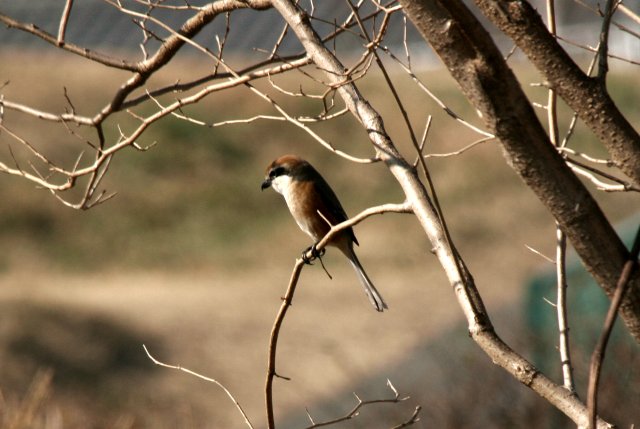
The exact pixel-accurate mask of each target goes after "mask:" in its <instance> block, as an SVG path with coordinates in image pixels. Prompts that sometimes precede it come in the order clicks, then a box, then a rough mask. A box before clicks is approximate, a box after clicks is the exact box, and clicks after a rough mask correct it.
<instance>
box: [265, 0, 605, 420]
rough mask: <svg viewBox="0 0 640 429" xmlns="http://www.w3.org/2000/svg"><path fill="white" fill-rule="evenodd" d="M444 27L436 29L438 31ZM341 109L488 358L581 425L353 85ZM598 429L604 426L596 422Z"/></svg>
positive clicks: (337, 68)
mask: <svg viewBox="0 0 640 429" xmlns="http://www.w3.org/2000/svg"><path fill="white" fill-rule="evenodd" d="M272 2H273V7H274V8H275V9H277V10H278V12H279V13H280V14H281V15H282V16H283V17H284V19H285V20H286V21H287V23H288V24H289V25H290V26H291V28H292V29H293V30H294V31H295V33H296V35H297V37H298V39H299V40H300V42H301V43H302V45H303V46H304V48H305V49H306V51H307V53H308V55H309V56H310V57H311V59H312V60H313V61H314V63H316V64H317V65H318V66H319V67H320V68H321V69H323V70H325V71H326V76H327V78H328V79H330V80H331V81H332V83H334V84H338V83H340V82H343V81H344V76H343V73H344V70H345V68H344V66H343V65H342V64H341V63H340V62H339V61H338V59H337V58H336V57H335V56H334V55H333V54H332V53H331V52H330V51H329V50H328V49H327V48H326V47H325V46H324V45H323V44H322V43H321V40H320V38H319V37H318V35H317V34H316V33H315V31H314V30H313V28H312V27H311V25H310V23H309V20H308V17H307V15H306V13H304V11H302V10H300V9H299V8H298V6H297V5H296V4H294V3H293V2H292V1H291V0H272ZM443 29H444V28H443V27H442V26H440V27H439V28H438V31H442V30H443ZM338 93H339V95H340V96H341V97H342V98H343V100H344V102H345V105H346V106H347V108H348V109H349V110H350V111H351V113H352V114H353V115H354V116H355V117H356V118H357V119H358V120H359V121H360V122H361V123H362V125H363V126H364V127H365V129H366V130H367V132H368V133H369V138H370V139H371V142H372V143H373V145H374V146H375V148H376V150H377V152H378V156H379V158H380V159H382V160H383V161H384V162H385V164H386V165H387V167H388V168H389V170H390V171H391V173H392V174H393V175H394V176H395V178H396V180H397V181H398V183H399V184H400V185H401V187H402V189H403V191H404V193H405V196H406V201H407V203H408V204H410V206H411V208H412V210H413V212H414V214H415V215H416V217H417V219H418V221H419V222H420V225H421V226H422V228H423V229H424V231H425V233H426V234H427V236H428V237H429V239H430V241H431V243H432V245H433V248H434V252H435V254H436V256H437V257H438V259H439V261H440V264H441V265H442V266H443V268H444V271H445V274H446V275H447V277H448V280H449V283H450V284H451V286H452V287H453V289H454V292H455V294H456V296H457V298H458V302H459V303H460V306H461V307H462V311H463V313H464V315H465V317H466V319H467V321H468V324H469V332H470V334H471V336H472V337H473V339H474V340H475V341H476V342H477V343H478V344H479V345H480V347H482V349H483V350H484V351H485V352H486V353H487V355H488V356H490V357H491V359H492V360H493V361H494V362H495V363H497V364H498V365H500V366H501V367H503V368H504V369H506V370H507V371H508V372H509V373H510V374H512V375H513V376H514V377H515V378H517V379H518V380H519V381H521V382H522V383H524V384H525V385H527V386H529V387H531V388H532V389H533V390H535V391H536V392H537V393H538V394H539V395H541V396H542V397H544V398H546V399H547V400H548V401H549V402H550V403H551V404H553V405H554V406H555V407H557V408H558V409H559V410H561V411H562V412H564V413H565V414H566V415H567V416H569V417H570V418H571V419H572V420H573V421H575V422H576V423H578V424H581V425H585V424H586V421H587V409H586V407H585V405H584V404H582V403H581V402H580V401H579V400H577V399H576V398H575V396H573V395H571V394H570V393H569V392H567V390H566V389H564V388H563V387H562V386H559V385H557V384H555V383H553V382H552V381H551V380H549V379H548V378H547V377H546V376H544V375H543V374H542V373H540V372H539V371H537V370H536V369H535V368H534V367H533V366H532V365H531V364H530V363H529V362H527V361H526V360H525V359H524V358H523V357H522V356H520V355H518V354H517V353H516V352H515V351H513V350H512V349H511V348H510V347H509V346H508V345H507V344H505V343H504V342H503V341H502V340H501V339H500V338H499V337H498V336H497V334H496V333H495V331H494V329H493V326H492V324H491V321H490V320H489V316H488V314H487V312H486V310H485V307H484V304H483V302H482V298H481V297H480V294H479V292H478V290H477V288H476V287H475V284H474V281H473V278H472V276H471V274H470V273H469V271H468V269H467V267H466V266H465V264H464V262H463V261H462V259H461V258H460V256H459V255H458V253H457V251H456V250H455V248H453V247H452V245H451V243H450V242H449V240H448V239H447V234H446V232H445V231H444V228H443V225H442V223H441V221H440V218H439V216H438V213H437V211H436V210H435V208H434V206H433V204H432V203H431V200H430V198H429V195H428V192H427V190H426V189H425V187H424V185H423V183H422V182H421V181H420V179H419V177H418V174H417V171H416V170H415V169H414V168H413V167H412V166H411V165H410V164H409V163H407V161H406V160H405V159H404V158H402V157H401V155H400V154H399V153H398V151H397V149H396V147H395V145H394V144H393V142H392V141H391V139H390V138H389V136H388V135H387V133H386V131H385V128H384V125H383V122H382V118H381V117H380V115H379V114H378V113H377V112H376V111H375V110H374V109H373V108H372V107H371V105H370V104H369V103H368V102H367V101H366V100H365V99H364V98H363V97H362V96H361V94H360V92H359V91H358V89H357V88H356V86H355V84H353V83H352V82H348V83H343V84H342V85H341V86H340V87H339V89H338ZM599 427H602V428H605V427H608V424H607V423H605V422H603V421H600V423H599Z"/></svg>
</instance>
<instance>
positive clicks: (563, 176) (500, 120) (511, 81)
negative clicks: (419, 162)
mask: <svg viewBox="0 0 640 429" xmlns="http://www.w3.org/2000/svg"><path fill="white" fill-rule="evenodd" d="M400 3H401V4H402V5H403V6H404V8H405V12H406V13H407V15H408V17H409V18H410V19H411V21H412V22H413V23H414V25H416V27H417V28H418V30H419V31H420V33H421V34H422V36H423V37H424V38H425V39H426V40H427V41H428V42H429V43H430V44H431V46H432V47H433V48H434V50H435V51H436V52H437V53H438V55H439V56H440V58H441V59H442V61H443V62H444V63H445V64H446V66H447V68H448V69H449V71H450V73H451V75H452V76H453V77H454V78H455V79H456V80H457V81H458V84H459V85H460V87H461V89H462V91H463V92H464V94H465V95H466V97H467V98H468V99H469V100H470V101H471V103H473V105H474V106H475V107H476V109H477V110H478V111H479V112H480V113H481V115H482V118H483V120H484V122H485V124H486V126H487V127H488V128H489V130H490V131H491V132H492V133H493V134H495V135H496V137H497V138H498V140H499V141H500V143H501V144H502V147H503V148H504V154H505V157H506V159H507V162H508V163H509V165H511V167H512V168H513V169H514V170H515V171H516V172H517V173H518V174H519V175H520V176H521V178H522V179H523V180H524V182H525V183H526V184H527V185H528V186H529V187H530V188H531V190H532V191H533V192H534V193H535V194H536V195H537V196H538V198H539V199H540V201H542V203H543V204H544V205H545V206H546V207H547V209H548V210H549V212H550V213H551V214H552V215H553V216H554V217H555V219H556V220H557V221H558V223H559V224H560V226H561V228H562V230H563V231H564V233H565V234H566V235H567V237H568V238H569V240H570V241H571V244H572V245H573V247H574V248H575V250H576V252H577V253H578V255H579V256H580V258H581V259H582V262H583V263H584V265H585V267H586V268H587V270H588V271H589V272H590V273H591V275H593V277H594V278H595V279H596V281H597V282H598V283H599V285H600V286H601V287H602V288H603V289H604V291H605V292H606V293H607V295H608V296H610V297H611V296H613V293H614V291H615V287H616V283H617V280H618V277H619V276H620V273H621V272H622V267H623V266H624V264H625V262H626V260H627V259H628V257H629V253H628V251H627V249H626V248H625V246H624V244H623V243H622V241H621V240H620V239H619V237H618V236H617V235H616V233H615V231H614V229H613V227H612V226H611V224H610V223H609V222H608V220H607V219H606V217H605V216H604V214H603V212H602V210H601V209H600V207H599V206H598V204H597V203H596V202H595V200H594V199H593V197H592V196H591V195H590V194H589V192H588V191H587V189H586V188H585V187H584V185H583V184H582V183H581V182H580V181H579V180H578V178H577V177H576V176H575V175H574V174H573V172H572V171H571V170H570V169H569V168H568V167H567V165H566V164H565V162H564V160H563V159H562V157H561V156H560V155H559V154H558V153H557V151H556V150H555V149H554V147H553V146H552V145H551V143H550V142H549V138H548V136H547V134H546V132H545V130H544V128H543V126H542V124H541V123H540V121H539V120H538V118H537V117H536V115H535V112H534V110H533V108H532V106H531V104H530V103H529V100H528V99H527V98H526V96H525V94H524V92H523V91H522V88H521V87H520V85H519V83H518V81H517V79H516V77H515V75H514V74H513V72H512V71H511V69H509V67H508V66H507V64H506V62H505V60H504V59H503V57H502V55H501V54H500V52H499V50H498V48H497V47H496V46H495V44H494V42H493V40H492V39H491V37H490V35H489V34H488V33H487V32H486V30H485V29H484V28H483V27H482V25H481V24H480V22H478V20H477V19H476V18H475V17H474V16H473V14H471V12H470V11H469V10H468V9H467V7H466V6H465V5H464V4H463V3H462V2H461V1H459V0H447V1H431V0H401V1H400ZM620 314H621V316H622V319H623V320H624V322H625V324H626V325H627V328H628V329H629V332H630V333H631V335H633V337H634V338H635V339H636V341H638V342H640V275H639V274H638V273H636V274H635V275H634V277H633V279H632V280H631V282H630V288H629V291H628V293H627V295H626V298H625V300H624V303H623V305H622V307H621V309H620Z"/></svg>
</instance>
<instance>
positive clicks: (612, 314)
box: [587, 227, 640, 429]
mask: <svg viewBox="0 0 640 429" xmlns="http://www.w3.org/2000/svg"><path fill="white" fill-rule="evenodd" d="M639 254H640V227H638V230H637V232H636V237H635V240H634V241H633V247H632V249H631V252H630V254H629V260H628V261H627V262H626V263H625V264H624V267H623V269H622V272H621V273H620V278H619V280H618V284H617V285H616V293H615V295H614V296H613V299H612V300H611V304H610V305H609V311H608V312H607V317H606V319H605V322H604V326H603V327H602V332H601V334H600V338H599V339H598V343H597V344H596V347H595V348H594V350H593V354H592V355H591V364H590V366H589V388H588V389H589V390H588V393H587V395H588V397H587V404H588V407H589V428H590V429H595V427H596V417H597V413H598V384H599V382H600V370H601V368H602V365H603V363H604V356H605V351H606V349H607V343H608V342H609V336H610V335H611V331H612V330H613V325H614V324H615V323H616V315H617V314H618V307H620V304H621V303H622V298H623V297H624V294H625V293H626V291H627V288H628V285H629V280H630V279H631V276H632V274H633V273H634V272H635V271H638V255H639Z"/></svg>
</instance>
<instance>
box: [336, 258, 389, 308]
mask: <svg viewBox="0 0 640 429" xmlns="http://www.w3.org/2000/svg"><path fill="white" fill-rule="evenodd" d="M344 253H345V255H346V256H347V258H349V262H351V266H352V267H353V269H354V270H355V272H356V274H357V276H358V280H360V283H361V284H362V287H363V288H364V291H365V293H366V294H367V297H369V301H371V304H372V305H373V307H374V308H375V309H376V310H377V311H383V310H385V309H388V308H389V307H388V306H387V303H386V302H384V299H382V296H381V295H380V292H378V290H377V289H376V287H375V286H374V285H373V283H372V282H371V279H369V276H368V275H367V273H366V272H365V270H364V268H362V264H360V261H359V260H358V257H357V256H356V253H355V252H354V251H353V249H352V248H351V249H349V252H344Z"/></svg>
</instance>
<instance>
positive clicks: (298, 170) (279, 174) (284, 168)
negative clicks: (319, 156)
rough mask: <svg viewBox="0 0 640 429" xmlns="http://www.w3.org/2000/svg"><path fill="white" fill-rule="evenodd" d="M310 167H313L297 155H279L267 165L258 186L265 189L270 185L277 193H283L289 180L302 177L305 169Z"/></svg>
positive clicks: (304, 174)
mask: <svg viewBox="0 0 640 429" xmlns="http://www.w3.org/2000/svg"><path fill="white" fill-rule="evenodd" d="M310 168H311V169H313V168H312V167H311V166H310V165H309V163H308V162H307V161H305V160H304V159H302V158H300V157H299V156H296V155H284V156H281V157H280V158H278V159H276V160H275V161H273V162H272V163H271V164H269V166H268V167H267V171H266V175H265V178H264V181H263V182H262V185H261V186H260V188H261V189H262V190H265V189H267V188H269V187H272V188H273V189H274V190H275V191H276V192H278V193H279V194H283V192H284V191H285V189H286V188H287V187H288V186H289V184H290V183H291V181H293V180H302V179H304V177H305V176H306V174H307V173H306V171H307V170H309V169H310Z"/></svg>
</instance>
